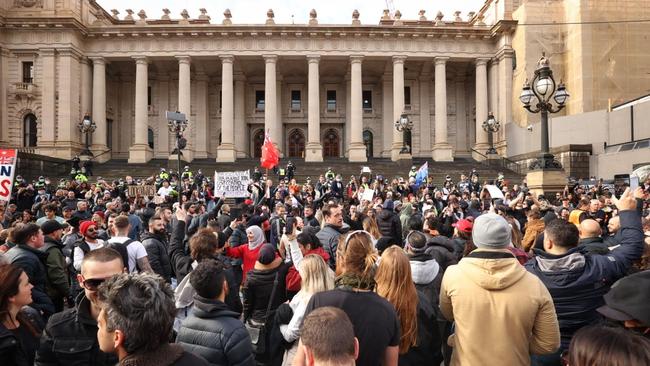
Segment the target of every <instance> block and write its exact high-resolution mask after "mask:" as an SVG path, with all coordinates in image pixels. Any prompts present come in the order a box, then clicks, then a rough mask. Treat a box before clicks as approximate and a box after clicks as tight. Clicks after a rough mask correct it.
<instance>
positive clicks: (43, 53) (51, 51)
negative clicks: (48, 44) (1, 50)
mask: <svg viewBox="0 0 650 366" xmlns="http://www.w3.org/2000/svg"><path fill="white" fill-rule="evenodd" d="M7 51H8V50H7ZM39 54H40V55H41V56H52V57H53V56H54V55H55V54H56V49H54V48H41V49H40V50H39Z"/></svg>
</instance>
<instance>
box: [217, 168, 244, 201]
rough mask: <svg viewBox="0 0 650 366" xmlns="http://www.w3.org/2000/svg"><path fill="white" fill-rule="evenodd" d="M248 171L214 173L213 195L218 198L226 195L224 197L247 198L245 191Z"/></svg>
mask: <svg viewBox="0 0 650 366" xmlns="http://www.w3.org/2000/svg"><path fill="white" fill-rule="evenodd" d="M250 180H251V178H250V171H248V170H242V171H238V172H214V192H213V193H214V195H215V196H217V197H219V196H221V195H222V194H224V193H225V194H226V197H233V198H234V197H248V195H249V193H248V190H247V189H246V188H247V187H248V183H249V182H250Z"/></svg>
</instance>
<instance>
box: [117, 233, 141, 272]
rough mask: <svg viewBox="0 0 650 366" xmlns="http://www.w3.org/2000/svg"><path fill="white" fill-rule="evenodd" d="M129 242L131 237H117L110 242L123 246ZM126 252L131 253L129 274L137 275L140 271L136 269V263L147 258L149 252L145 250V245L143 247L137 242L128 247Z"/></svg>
mask: <svg viewBox="0 0 650 366" xmlns="http://www.w3.org/2000/svg"><path fill="white" fill-rule="evenodd" d="M127 240H129V237H127V236H115V237H112V238H110V239H109V240H108V242H109V243H120V244H122V243H124V242H125V241H127ZM126 251H127V252H128V253H129V273H134V272H136V273H137V272H138V271H137V270H136V269H135V267H136V261H137V260H138V259H140V258H143V257H146V256H147V250H146V249H144V245H142V243H141V242H139V241H137V240H135V241H133V242H132V243H131V244H129V246H128V247H126Z"/></svg>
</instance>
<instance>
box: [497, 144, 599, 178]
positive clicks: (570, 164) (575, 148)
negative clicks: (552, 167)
mask: <svg viewBox="0 0 650 366" xmlns="http://www.w3.org/2000/svg"><path fill="white" fill-rule="evenodd" d="M551 153H552V154H553V155H555V158H556V159H557V160H558V161H559V162H560V163H561V164H562V168H563V169H564V172H565V173H566V176H567V177H575V178H577V179H580V178H583V179H587V178H589V177H590V170H589V167H590V165H589V158H590V156H591V153H592V148H591V145H564V146H558V147H554V148H551ZM538 156H539V151H535V152H531V153H526V154H521V155H515V156H511V157H510V158H509V159H510V160H511V161H513V162H516V163H517V164H518V165H519V166H520V169H521V173H522V174H526V173H527V172H528V171H529V169H528V167H529V166H530V164H531V163H532V162H533V161H535V160H536V159H537V158H538Z"/></svg>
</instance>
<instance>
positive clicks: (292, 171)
mask: <svg viewBox="0 0 650 366" xmlns="http://www.w3.org/2000/svg"><path fill="white" fill-rule="evenodd" d="M295 174H296V166H295V165H293V162H291V161H290V162H289V163H288V164H287V178H288V179H289V181H291V180H292V179H293V177H294V175H295Z"/></svg>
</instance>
